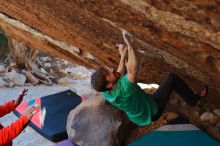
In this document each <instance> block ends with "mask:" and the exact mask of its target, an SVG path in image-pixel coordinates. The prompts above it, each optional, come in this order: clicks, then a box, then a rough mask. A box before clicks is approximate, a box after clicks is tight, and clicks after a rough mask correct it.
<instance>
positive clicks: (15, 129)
mask: <svg viewBox="0 0 220 146" xmlns="http://www.w3.org/2000/svg"><path fill="white" fill-rule="evenodd" d="M28 121H29V120H28V119H27V118H26V117H25V116H21V117H20V118H19V119H18V120H17V121H15V122H14V123H12V124H11V125H10V126H8V127H5V128H2V129H0V145H2V144H6V143H8V142H10V141H12V140H13V139H14V138H15V137H17V136H18V135H19V134H20V133H21V132H22V130H23V129H24V128H25V126H26V125H27V123H28Z"/></svg>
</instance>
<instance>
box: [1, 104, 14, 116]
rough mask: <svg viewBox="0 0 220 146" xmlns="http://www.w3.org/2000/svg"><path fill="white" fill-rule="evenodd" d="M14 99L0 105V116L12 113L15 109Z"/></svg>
mask: <svg viewBox="0 0 220 146" xmlns="http://www.w3.org/2000/svg"><path fill="white" fill-rule="evenodd" d="M15 108H16V107H15V105H14V100H12V101H9V102H7V103H5V104H3V105H1V106H0V117H2V116H4V115H6V114H8V113H10V112H11V111H13V110H15Z"/></svg>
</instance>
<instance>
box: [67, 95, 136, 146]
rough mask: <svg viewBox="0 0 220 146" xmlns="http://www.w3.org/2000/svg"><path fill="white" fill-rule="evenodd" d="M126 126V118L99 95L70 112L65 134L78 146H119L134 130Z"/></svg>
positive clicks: (131, 126) (132, 127) (132, 126)
mask: <svg viewBox="0 0 220 146" xmlns="http://www.w3.org/2000/svg"><path fill="white" fill-rule="evenodd" d="M128 125H129V124H128V119H127V118H126V116H125V115H124V114H123V113H122V112H121V111H119V110H117V109H116V108H114V107H113V106H111V105H109V104H108V103H106V102H105V101H104V100H103V98H102V97H101V95H99V96H98V97H95V98H91V99H89V100H87V101H85V102H84V103H82V104H80V105H79V106H77V107H76V108H75V109H74V110H72V111H71V112H70V114H69V116H68V120H67V133H68V136H69V139H70V140H72V141H73V142H74V143H75V144H77V145H79V146H91V145H92V146H120V145H122V144H123V142H124V141H125V138H127V137H128V134H129V132H131V131H132V130H134V128H135V126H134V125H130V126H129V127H128Z"/></svg>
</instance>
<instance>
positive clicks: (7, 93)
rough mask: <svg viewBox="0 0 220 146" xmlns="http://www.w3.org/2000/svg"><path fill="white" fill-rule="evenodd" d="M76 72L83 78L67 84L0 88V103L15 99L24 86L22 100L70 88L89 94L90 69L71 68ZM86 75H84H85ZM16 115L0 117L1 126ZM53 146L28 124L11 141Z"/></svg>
mask: <svg viewBox="0 0 220 146" xmlns="http://www.w3.org/2000/svg"><path fill="white" fill-rule="evenodd" d="M73 70H75V71H76V72H77V71H79V72H81V73H82V74H81V75H82V76H83V77H84V79H83V80H70V81H71V83H70V84H68V85H65V86H64V85H63V86H61V85H53V86H46V85H39V86H22V87H13V88H0V104H3V103H5V102H7V101H9V100H13V99H16V97H17V95H18V94H19V92H20V91H22V90H23V89H24V88H27V89H28V90H29V91H28V95H27V96H25V98H24V100H30V99H34V98H37V97H42V96H46V95H50V94H54V93H57V92H60V91H63V90H67V89H71V90H73V91H75V92H76V93H77V94H78V95H81V96H86V97H89V95H91V94H92V92H94V90H92V89H91V87H90V75H91V71H89V70H86V69H84V68H81V67H76V68H73ZM85 76H86V77H85ZM16 119H17V117H16V116H15V115H14V114H13V113H10V114H8V115H6V116H4V117H2V118H0V123H1V124H2V125H3V126H7V125H10V124H11V123H12V122H14V121H15V120H16ZM39 145H40V146H53V145H55V143H53V142H50V141H49V140H47V139H45V138H44V137H42V136H41V135H40V134H38V133H37V132H35V131H34V130H33V129H32V128H30V127H29V126H28V127H26V128H25V130H24V131H23V132H22V133H21V134H20V135H19V136H18V137H17V138H16V139H15V140H14V141H13V146H39Z"/></svg>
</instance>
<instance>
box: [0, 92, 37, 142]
mask: <svg viewBox="0 0 220 146" xmlns="http://www.w3.org/2000/svg"><path fill="white" fill-rule="evenodd" d="M27 91H28V90H27V89H24V90H23V91H22V92H21V94H20V95H19V96H18V98H17V99H16V101H14V100H12V101H9V102H7V103H5V104H4V105H1V106H0V116H1V117H2V116H4V115H6V114H8V113H10V112H11V111H13V110H15V108H16V107H17V106H18V105H19V104H20V103H21V102H22V100H23V97H24V96H25V95H27V94H26V93H27ZM38 110H39V108H38V106H35V105H33V106H31V107H30V108H28V109H27V110H26V112H25V113H24V115H23V116H21V117H20V118H19V119H18V120H17V121H15V122H14V123H12V124H11V125H10V126H8V127H3V126H2V125H1V124H0V145H1V146H12V140H13V139H14V138H15V137H17V136H18V135H19V134H20V133H21V132H22V131H23V130H24V128H25V127H26V126H27V124H28V122H29V121H30V120H31V118H32V117H33V115H34V114H35V113H36V112H37V111H38Z"/></svg>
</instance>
